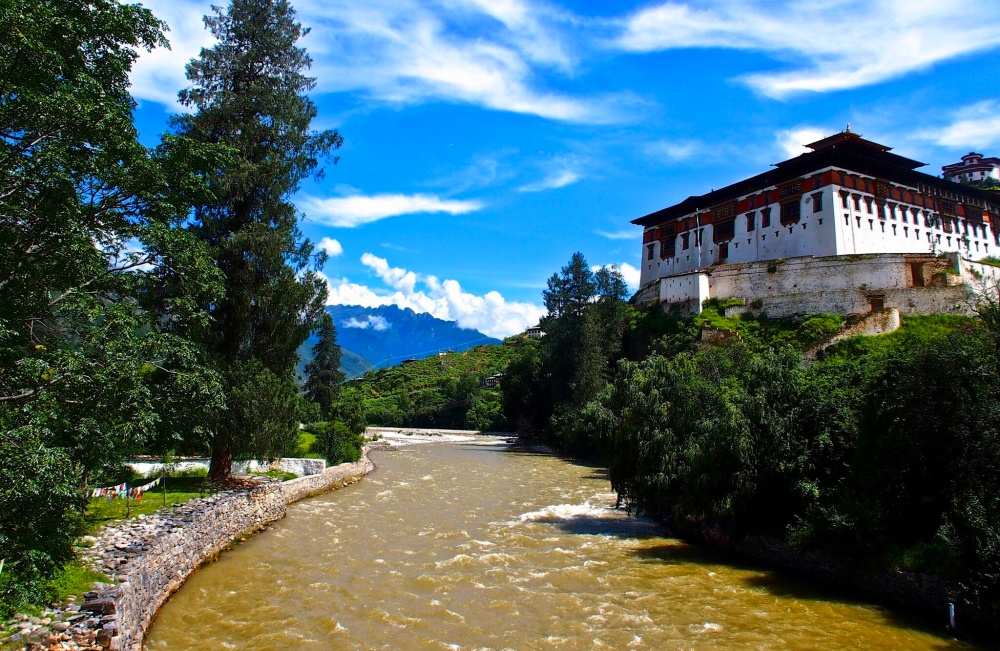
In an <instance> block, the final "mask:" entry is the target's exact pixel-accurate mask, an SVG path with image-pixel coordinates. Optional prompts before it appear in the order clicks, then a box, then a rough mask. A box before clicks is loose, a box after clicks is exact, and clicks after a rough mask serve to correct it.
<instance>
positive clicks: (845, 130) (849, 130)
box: [844, 122, 851, 133]
mask: <svg viewBox="0 0 1000 651" xmlns="http://www.w3.org/2000/svg"><path fill="white" fill-rule="evenodd" d="M850 132H851V123H850V122H848V123H847V128H846V129H844V133H850Z"/></svg>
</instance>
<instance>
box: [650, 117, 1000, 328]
mask: <svg viewBox="0 0 1000 651" xmlns="http://www.w3.org/2000/svg"><path fill="white" fill-rule="evenodd" d="M807 146H808V147H809V149H811V150H812V151H810V152H808V153H805V154H802V155H801V156H797V157H795V158H792V159H790V160H786V161H783V162H781V163H778V164H776V165H775V166H774V167H773V169H771V170H768V171H766V172H764V173H762V174H758V175H757V176H754V177H751V178H749V179H745V180H743V181H739V182H737V183H733V184H732V185H728V186H726V187H724V188H721V189H719V190H713V191H712V192H709V193H708V194H703V195H696V196H691V197H688V198H687V199H685V200H684V201H681V202H680V203H677V204H674V205H672V206H669V207H667V208H663V209H662V210H658V211H656V212H653V213H650V214H648V215H646V216H644V217H640V218H638V219H635V220H633V222H632V223H633V224H637V225H639V226H642V228H643V239H642V241H643V243H642V247H643V249H642V267H641V279H640V285H641V286H640V290H639V293H638V294H637V296H636V299H637V300H639V301H649V300H658V301H660V302H662V303H665V304H668V305H672V306H676V307H678V308H680V309H683V310H685V311H693V312H697V311H700V310H701V306H702V304H703V303H704V301H705V300H707V299H709V298H725V299H743V301H744V302H745V303H746V304H747V305H748V306H750V305H753V306H755V309H760V310H761V311H763V312H765V313H767V314H769V315H771V316H787V315H790V314H796V313H807V312H837V313H861V312H866V311H870V310H875V309H883V308H898V309H899V310H900V311H901V312H942V311H944V312H948V311H964V310H967V309H968V305H967V300H966V294H967V291H966V288H967V286H968V285H969V284H970V283H971V282H972V281H973V280H975V279H976V278H982V277H989V278H993V277H996V276H997V274H998V273H1000V269H997V268H996V267H993V266H991V265H988V264H980V263H979V261H980V260H982V259H983V258H988V257H990V256H996V255H1000V231H998V230H997V228H998V224H1000V194H997V193H994V192H990V191H987V190H981V189H979V188H975V187H970V186H966V185H961V184H959V183H955V182H953V181H949V180H946V179H942V178H938V177H936V176H931V175H929V174H925V173H923V172H919V171H917V168H919V167H922V166H924V163H920V162H918V161H915V160H912V159H909V158H905V157H903V156H900V155H898V154H894V153H892V152H891V150H890V148H889V147H886V146H885V145H880V144H878V143H875V142H872V141H869V140H865V139H864V138H862V137H861V136H860V135H858V134H855V133H852V132H851V131H850V128H849V127H848V129H847V130H845V131H844V132H842V133H838V134H835V135H833V136H830V137H828V138H824V139H822V140H819V141H817V142H814V143H812V144H810V145H807Z"/></svg>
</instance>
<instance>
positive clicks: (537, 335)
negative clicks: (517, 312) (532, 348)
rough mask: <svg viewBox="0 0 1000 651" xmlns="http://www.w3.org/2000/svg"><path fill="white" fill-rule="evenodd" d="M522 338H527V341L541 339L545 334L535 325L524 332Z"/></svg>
mask: <svg viewBox="0 0 1000 651" xmlns="http://www.w3.org/2000/svg"><path fill="white" fill-rule="evenodd" d="M524 336H525V337H527V338H528V339H541V338H542V337H544V336H545V333H544V332H543V331H542V327H541V326H537V325H535V326H531V327H530V328H528V329H527V330H525V331H524Z"/></svg>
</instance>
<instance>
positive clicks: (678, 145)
mask: <svg viewBox="0 0 1000 651" xmlns="http://www.w3.org/2000/svg"><path fill="white" fill-rule="evenodd" d="M644 150H645V152H646V155H647V156H650V157H651V158H656V159H660V160H667V161H670V162H675V161H682V160H687V159H689V158H691V157H693V156H694V155H695V154H697V153H699V152H701V150H702V145H701V143H700V142H695V141H693V140H656V141H654V142H651V143H648V144H647V145H646V146H645V147H644Z"/></svg>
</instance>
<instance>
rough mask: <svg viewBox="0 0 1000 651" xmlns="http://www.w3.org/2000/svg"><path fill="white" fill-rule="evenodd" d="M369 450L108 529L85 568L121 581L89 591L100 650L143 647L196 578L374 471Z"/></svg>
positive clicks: (88, 556)
mask: <svg viewBox="0 0 1000 651" xmlns="http://www.w3.org/2000/svg"><path fill="white" fill-rule="evenodd" d="M365 452H366V454H364V455H363V456H362V458H361V460H360V461H358V462H357V463H345V464H341V465H339V466H335V467H332V468H327V469H325V470H324V471H323V472H322V473H320V474H315V475H308V476H305V477H301V478H299V479H293V480H291V481H287V482H278V481H268V480H260V481H258V482H256V483H254V484H252V485H251V486H249V487H248V488H244V489H239V490H232V491H227V492H225V493H221V494H218V495H215V496H212V497H208V498H203V499H198V500H192V501H190V502H187V503H185V504H183V505H181V506H178V507H176V508H174V509H172V510H170V511H163V512H159V513H156V514H153V515H151V516H147V517H140V518H136V519H133V520H129V521H127V522H122V523H120V524H116V525H112V526H109V527H107V528H105V529H104V530H103V531H102V532H101V535H100V537H98V538H97V539H96V540H95V541H93V546H92V547H91V548H90V549H89V550H87V551H86V552H85V553H84V554H82V556H83V560H84V561H85V562H87V563H89V564H90V565H91V566H92V567H93V568H94V569H96V570H98V571H100V572H103V573H104V574H106V575H108V577H110V578H111V579H112V580H113V581H115V585H111V586H108V587H105V588H103V589H101V590H98V591H95V592H90V593H87V594H86V595H85V597H86V599H87V600H86V601H85V602H84V603H83V604H81V609H82V611H83V612H85V613H91V614H92V615H93V616H91V617H90V618H89V619H88V620H85V621H87V622H89V623H90V625H92V627H93V628H96V629H97V634H96V636H94V635H91V636H90V639H92V640H93V642H94V646H95V647H98V648H105V649H114V650H130V651H131V650H135V651H138V650H139V649H141V646H142V640H143V637H144V635H145V632H146V629H147V628H148V627H149V625H150V623H151V622H152V621H153V618H154V617H155V615H156V612H157V610H159V608H160V606H162V605H163V603H164V602H165V601H166V600H167V599H168V598H169V597H170V595H171V594H173V593H174V592H175V591H176V590H177V589H178V588H180V587H181V585H183V583H184V581H186V580H187V578H188V577H189V576H190V575H191V573H192V572H194V571H195V570H196V569H197V568H198V567H200V566H201V565H203V564H205V563H207V562H210V561H212V560H213V559H214V558H215V557H216V556H218V554H220V553H221V552H223V551H224V550H226V549H227V548H228V547H229V546H230V545H231V544H233V543H234V542H236V541H238V540H239V539H241V538H242V537H244V536H246V535H249V534H252V533H255V532H257V531H259V530H261V529H263V528H264V527H265V526H267V525H268V524H269V523H271V522H274V521H275V520H279V519H281V518H283V517H284V516H285V507H286V505H287V504H290V503H292V502H295V501H297V500H300V499H302V498H304V497H308V496H310V495H316V494H318V493H322V492H324V491H327V490H331V489H333V488H336V487H339V486H342V485H344V484H346V483H352V482H353V481H356V480H358V479H360V478H361V477H363V476H364V475H365V474H367V473H369V472H371V471H372V470H374V469H375V465H374V464H373V463H372V462H371V461H370V460H369V459H368V457H367V450H366V451H365ZM71 632H72V631H71ZM76 637H78V638H84V637H86V636H81V635H77V636H76ZM77 648H81V647H77ZM82 648H88V647H82Z"/></svg>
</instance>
